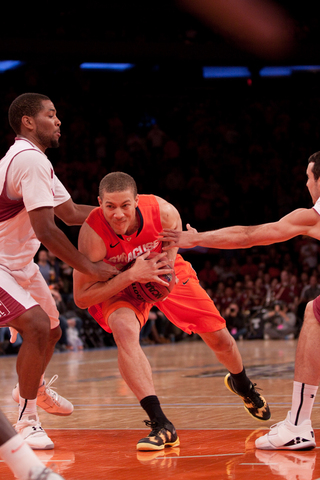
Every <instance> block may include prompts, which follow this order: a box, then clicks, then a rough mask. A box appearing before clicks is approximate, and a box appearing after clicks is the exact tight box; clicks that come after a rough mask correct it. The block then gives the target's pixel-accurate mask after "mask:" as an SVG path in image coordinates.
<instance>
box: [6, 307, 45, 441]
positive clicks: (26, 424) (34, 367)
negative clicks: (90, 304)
mask: <svg viewBox="0 0 320 480" xmlns="http://www.w3.org/2000/svg"><path fill="white" fill-rule="evenodd" d="M8 325H9V326H11V327H13V328H15V329H16V330H17V331H18V332H19V333H20V334H21V336H22V338H23V342H22V344H21V347H20V349H19V353H18V356H17V363H16V369H17V374H18V380H19V397H18V401H19V416H18V422H17V423H16V430H17V432H18V433H20V434H21V435H22V437H23V438H24V439H25V441H26V442H27V443H28V444H29V445H30V446H31V448H34V449H41V450H42V449H52V448H53V447H54V445H53V442H52V440H51V439H50V438H49V437H48V436H47V434H46V432H45V431H44V430H43V429H42V427H41V423H40V420H39V417H38V413H37V393H38V388H39V383H40V379H41V376H42V373H43V371H44V364H45V356H46V347H47V344H48V339H49V335H50V320H49V317H48V315H47V314H46V313H45V312H44V311H43V310H42V308H41V307H40V306H39V305H37V306H34V307H32V308H30V309H29V310H27V311H26V312H25V313H23V314H22V315H20V316H19V317H17V318H15V319H13V320H11V321H10V322H8Z"/></svg>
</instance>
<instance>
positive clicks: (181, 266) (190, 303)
mask: <svg viewBox="0 0 320 480" xmlns="http://www.w3.org/2000/svg"><path fill="white" fill-rule="evenodd" d="M176 264H177V267H178V268H177V271H176V275H177V276H178V278H179V283H178V284H177V285H176V286H175V287H174V289H173V291H172V292H171V293H170V295H169V296H168V298H167V299H166V300H165V301H163V302H158V303H157V304H156V306H157V307H158V308H159V310H161V311H162V312H163V313H164V314H165V315H166V316H167V318H168V319H169V320H170V321H172V323H174V324H175V325H176V326H177V327H179V328H180V329H181V330H183V331H185V332H187V333H191V332H195V333H198V335H200V336H201V337H202V339H203V340H204V341H205V343H206V344H207V345H208V346H209V348H210V349H211V350H212V351H213V352H214V353H215V354H216V356H217V358H218V360H219V361H220V362H221V363H222V364H223V365H224V366H225V367H226V368H227V369H228V370H229V372H230V373H229V374H228V375H227V376H226V377H225V385H226V387H227V388H228V389H229V390H230V391H232V392H233V393H235V394H236V395H239V396H240V397H241V398H242V400H243V402H244V406H245V408H246V410H247V411H248V413H249V414H250V415H252V416H253V417H254V418H257V419H258V420H269V418H270V410H269V407H268V404H267V402H266V401H265V399H264V398H263V397H262V396H261V395H260V394H259V393H258V392H257V391H256V389H255V388H254V387H255V385H254V384H253V383H252V382H251V381H250V379H249V378H248V377H247V375H246V372H245V369H244V367H243V363H242V359H241V355H240V352H239V350H238V347H237V344H236V342H235V340H234V338H233V337H232V335H231V334H230V333H229V332H228V330H227V328H226V322H225V320H224V318H222V317H221V315H220V313H219V311H218V310H217V308H216V306H215V305H214V303H213V301H212V299H211V298H210V297H209V296H208V294H207V293H206V291H205V290H204V289H203V288H202V287H201V286H200V284H199V280H198V278H197V276H196V273H195V272H194V270H193V269H192V268H190V266H189V264H188V262H184V261H181V258H180V257H179V261H178V262H176ZM176 264H175V268H176ZM181 308H183V315H181Z"/></svg>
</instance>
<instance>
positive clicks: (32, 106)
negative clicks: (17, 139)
mask: <svg viewBox="0 0 320 480" xmlns="http://www.w3.org/2000/svg"><path fill="white" fill-rule="evenodd" d="M44 100H50V98H49V97H47V96H46V95H42V94H41V93H23V94H22V95H19V97H17V98H15V99H14V100H13V102H12V103H11V105H10V107H9V112H8V117H9V124H10V127H11V128H12V130H13V131H14V132H15V133H16V135H19V133H20V131H21V119H22V117H23V116H24V115H27V116H28V117H35V116H36V115H37V114H38V113H39V112H40V111H41V110H42V109H43V104H42V102H43V101H44Z"/></svg>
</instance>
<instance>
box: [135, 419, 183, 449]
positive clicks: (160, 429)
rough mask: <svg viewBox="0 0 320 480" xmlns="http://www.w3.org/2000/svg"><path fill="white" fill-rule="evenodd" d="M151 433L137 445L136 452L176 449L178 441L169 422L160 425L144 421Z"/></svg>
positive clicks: (155, 422)
mask: <svg viewBox="0 0 320 480" xmlns="http://www.w3.org/2000/svg"><path fill="white" fill-rule="evenodd" d="M144 423H145V424H146V425H147V427H150V428H151V432H150V433H149V435H148V436H147V437H145V438H142V439H141V440H139V442H138V443H137V450H163V449H164V448H165V447H177V446H178V445H180V440H179V437H178V435H177V432H176V430H175V428H174V426H173V425H172V423H171V422H167V423H160V422H157V421H154V422H151V421H149V420H145V421H144Z"/></svg>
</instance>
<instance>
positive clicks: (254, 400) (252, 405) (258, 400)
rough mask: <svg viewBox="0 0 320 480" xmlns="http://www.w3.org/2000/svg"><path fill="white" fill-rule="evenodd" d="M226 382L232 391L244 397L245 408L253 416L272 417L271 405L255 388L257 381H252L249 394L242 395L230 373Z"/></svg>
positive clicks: (265, 418)
mask: <svg viewBox="0 0 320 480" xmlns="http://www.w3.org/2000/svg"><path fill="white" fill-rule="evenodd" d="M224 384H225V386H226V387H227V388H228V389H229V390H230V392H232V393H235V394H236V395H238V396H239V397H241V398H242V400H243V403H244V408H245V409H246V410H247V412H248V413H249V414H250V415H251V416H252V417H254V418H256V419H257V420H263V421H265V420H269V419H270V417H271V413H270V409H269V405H268V404H267V402H266V401H265V399H264V398H263V396H262V395H260V393H258V392H257V390H256V389H255V388H254V387H255V386H256V384H255V383H251V387H250V391H249V393H248V395H242V394H241V393H238V392H237V391H236V389H235V386H234V384H233V381H232V377H231V374H230V373H228V374H227V375H226V376H225V378H224Z"/></svg>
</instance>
